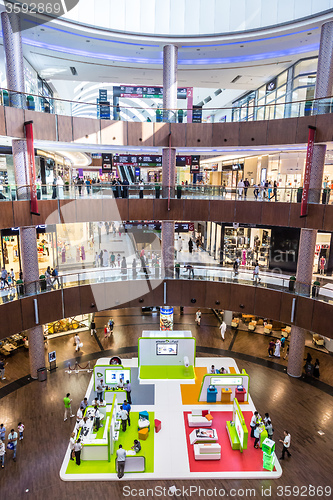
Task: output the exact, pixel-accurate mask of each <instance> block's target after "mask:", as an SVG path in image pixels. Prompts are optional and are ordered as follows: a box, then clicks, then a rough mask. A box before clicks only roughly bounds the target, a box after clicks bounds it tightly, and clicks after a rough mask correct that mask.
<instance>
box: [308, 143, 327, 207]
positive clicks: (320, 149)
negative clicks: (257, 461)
mask: <svg viewBox="0 0 333 500" xmlns="http://www.w3.org/2000/svg"><path fill="white" fill-rule="evenodd" d="M325 156H326V144H315V145H314V147H313V156H312V165H311V173H310V184H309V196H308V203H320V201H321V190H322V185H323V176H324V167H325Z"/></svg>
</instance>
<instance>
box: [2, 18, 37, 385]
mask: <svg viewBox="0 0 333 500" xmlns="http://www.w3.org/2000/svg"><path fill="white" fill-rule="evenodd" d="M1 23H2V32H3V40H4V48H5V57H6V74H7V87H8V89H10V90H11V91H13V92H10V98H11V105H12V106H13V107H24V99H23V96H21V95H20V94H17V93H16V92H24V90H25V87H24V65H23V52H22V39H21V30H20V18H19V16H18V15H17V14H7V12H2V13H1ZM22 127H23V123H22ZM12 149H13V161H14V174H15V182H16V185H17V198H18V200H30V187H29V186H30V176H29V169H28V167H27V166H28V157H27V143H26V141H25V140H13V141H12ZM20 251H21V263H22V269H23V279H24V286H25V292H26V294H30V295H35V294H36V286H37V283H38V279H39V269H38V253H37V236H36V228H35V226H29V227H21V228H20ZM28 339H29V360H30V373H31V376H32V378H37V370H38V368H42V367H44V366H45V353H44V336H43V327H42V326H41V325H37V326H36V327H35V328H31V329H30V330H29V331H28Z"/></svg>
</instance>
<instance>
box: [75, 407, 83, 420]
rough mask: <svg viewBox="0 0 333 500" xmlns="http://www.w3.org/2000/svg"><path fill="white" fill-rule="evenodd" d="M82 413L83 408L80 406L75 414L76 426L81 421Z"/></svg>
mask: <svg viewBox="0 0 333 500" xmlns="http://www.w3.org/2000/svg"><path fill="white" fill-rule="evenodd" d="M83 412H84V408H83V406H80V408H79V409H78V410H77V412H76V423H77V424H78V423H79V422H80V421H81V420H82V419H83Z"/></svg>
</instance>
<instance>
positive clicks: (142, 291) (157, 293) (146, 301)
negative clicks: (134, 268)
mask: <svg viewBox="0 0 333 500" xmlns="http://www.w3.org/2000/svg"><path fill="white" fill-rule="evenodd" d="M132 284H133V282H131V285H130V292H132ZM135 284H136V292H137V293H136V294H135V297H133V293H131V300H130V302H129V307H145V306H155V307H156V306H161V305H162V304H163V302H164V285H163V282H161V281H160V280H155V279H153V280H150V281H149V287H150V288H151V289H148V290H147V289H146V287H144V288H142V285H141V286H140V283H139V282H135ZM147 284H148V282H147Z"/></svg>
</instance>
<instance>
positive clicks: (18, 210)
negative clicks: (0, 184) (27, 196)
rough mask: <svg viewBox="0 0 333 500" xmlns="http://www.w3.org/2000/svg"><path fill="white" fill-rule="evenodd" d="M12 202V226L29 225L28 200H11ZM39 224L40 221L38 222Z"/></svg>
mask: <svg viewBox="0 0 333 500" xmlns="http://www.w3.org/2000/svg"><path fill="white" fill-rule="evenodd" d="M12 203H13V210H14V226H15V227H19V226H30V225H31V214H30V201H13V202H12ZM40 224H42V223H41V222H40Z"/></svg>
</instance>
